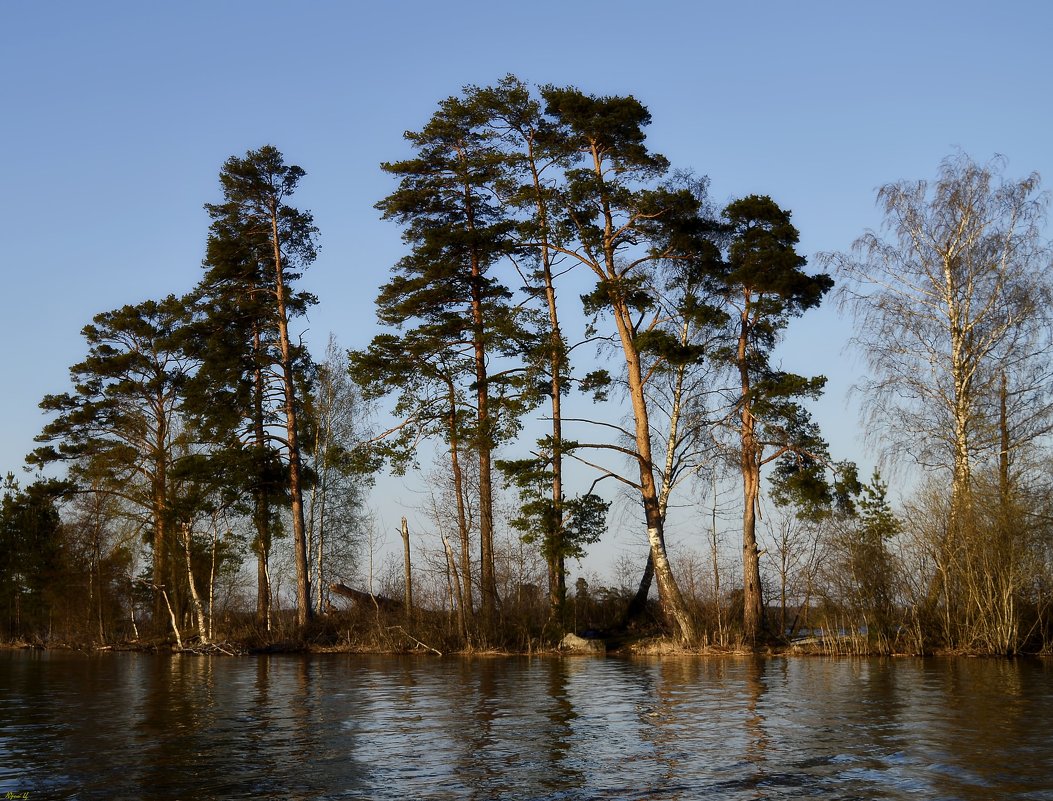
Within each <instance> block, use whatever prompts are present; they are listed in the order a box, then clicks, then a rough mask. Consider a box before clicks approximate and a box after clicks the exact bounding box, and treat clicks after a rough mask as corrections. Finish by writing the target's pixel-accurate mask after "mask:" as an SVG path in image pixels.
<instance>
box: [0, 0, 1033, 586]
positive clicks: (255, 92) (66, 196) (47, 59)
mask: <svg viewBox="0 0 1053 801" xmlns="http://www.w3.org/2000/svg"><path fill="white" fill-rule="evenodd" d="M0 14H2V19H3V24H2V25H0V76H2V77H0V146H2V148H0V151H2V153H3V155H4V158H5V164H4V167H3V169H2V179H0V186H2V189H3V191H2V192H0V244H2V247H0V278H2V280H3V286H4V293H3V297H4V299H5V301H4V304H3V311H2V315H0V343H2V347H3V354H4V359H3V364H4V369H3V375H4V381H3V387H2V392H0V474H2V473H6V472H7V471H9V470H10V471H15V472H16V473H20V472H21V465H22V463H23V459H24V456H25V454H26V453H27V452H29V451H30V450H32V448H33V447H34V443H33V437H34V436H35V435H36V434H37V433H38V432H39V430H40V428H41V426H42V425H43V424H44V422H45V418H44V417H43V415H42V413H41V412H40V410H39V409H38V406H37V404H38V403H39V402H40V399H41V398H42V397H43V396H44V395H45V394H48V393H58V392H63V391H66V390H67V389H68V388H69V376H68V368H69V366H70V365H71V364H74V363H75V362H77V361H79V360H80V359H81V358H83V356H84V355H85V345H84V340H83V338H82V337H81V334H80V331H81V329H82V328H83V326H84V325H86V324H87V323H89V322H90V321H91V318H92V317H93V316H94V315H96V314H98V313H100V312H103V311H107V310H110V309H115V308H118V307H120V306H122V305H124V304H129V303H138V302H141V301H143V300H146V299H156V298H161V297H163V296H165V295H167V294H169V293H177V294H179V293H183V292H186V291H187V290H189V289H190V288H191V287H192V286H193V285H194V284H195V283H196V281H197V280H198V277H199V275H200V272H201V267H200V265H201V260H202V257H203V255H204V247H205V240H206V236H207V231H208V223H209V221H208V217H207V215H206V214H205V211H204V210H203V204H204V203H207V202H216V201H217V200H219V185H218V178H217V176H218V173H219V170H220V167H221V166H222V164H223V162H224V160H225V159H226V158H228V157H229V156H231V155H243V154H244V153H245V152H246V151H247V150H249V149H255V148H258V147H260V146H261V145H263V144H273V145H275V146H276V147H278V148H279V149H280V150H282V151H283V153H284V154H285V156H286V158H287V160H288V161H289V162H291V163H296V164H299V165H300V166H302V167H303V168H304V169H305V170H306V171H307V176H306V177H305V178H304V179H303V181H302V182H301V188H300V190H299V191H298V193H297V195H296V196H295V202H296V204H297V205H298V206H299V207H300V208H306V209H309V210H311V211H312V212H313V214H314V217H315V222H316V224H317V225H318V227H319V229H320V231H321V244H322V249H321V253H320V255H319V258H318V260H317V261H316V263H315V264H314V265H313V266H312V267H311V268H310V270H309V271H308V272H307V274H306V276H305V277H304V279H303V281H302V284H301V286H302V287H303V288H304V289H307V290H310V291H312V292H314V293H315V294H316V295H317V296H318V297H319V298H320V301H321V302H320V304H319V305H318V306H317V307H315V308H314V309H313V310H312V311H311V313H310V315H309V320H308V321H305V322H304V323H303V325H302V329H304V331H305V333H304V336H305V338H306V340H307V342H308V343H309V344H310V345H311V346H312V348H313V350H314V351H315V353H317V354H319V355H321V354H322V353H323V352H324V348H325V343H326V340H327V339H328V336H329V334H330V332H332V333H334V334H335V335H336V336H337V337H338V339H339V340H340V342H341V343H342V344H343V345H344V346H346V347H364V346H365V345H366V344H368V342H369V339H370V338H371V337H372V336H373V335H374V334H375V333H376V332H377V331H378V329H377V327H376V324H375V316H374V310H373V300H374V298H375V296H376V291H377V288H378V287H379V286H380V285H381V284H382V283H384V282H385V281H386V280H387V278H388V275H389V270H390V267H391V266H392V265H393V264H394V263H395V261H396V260H397V259H398V258H399V257H400V255H401V254H402V253H403V252H404V249H403V245H402V242H401V240H400V236H399V231H398V229H397V227H396V226H395V225H394V224H393V223H390V222H385V221H382V220H380V218H379V214H378V212H377V211H376V210H375V209H374V204H375V203H376V202H377V201H378V200H380V199H381V198H382V197H384V196H385V195H386V194H387V193H389V192H390V191H392V189H393V188H394V184H393V182H392V180H391V178H390V177H389V176H387V175H385V174H384V173H383V172H382V171H381V170H380V168H379V165H380V163H381V162H384V161H394V160H398V159H400V158H405V157H407V156H409V155H410V153H411V151H410V150H409V148H408V146H407V144H406V143H405V141H404V140H403V139H402V133H403V132H404V131H406V130H416V129H419V128H420V127H421V126H422V125H423V124H424V123H425V122H426V121H427V119H428V118H429V117H430V116H431V114H432V113H433V112H434V110H435V108H436V105H437V103H438V101H440V100H441V99H443V98H445V97H447V96H450V95H453V94H457V93H458V92H459V90H460V88H461V87H462V86H464V85H466V84H479V85H485V84H489V83H493V82H496V81H497V80H499V79H500V78H501V77H502V76H504V75H505V74H508V73H514V74H516V75H517V76H519V77H520V78H522V79H523V80H525V81H528V82H531V83H534V84H545V83H555V84H560V85H575V86H577V87H578V88H580V89H582V90H584V91H586V92H590V93H595V94H619V95H624V94H632V95H634V96H635V97H637V98H638V99H639V100H641V101H642V102H643V103H644V104H645V105H647V107H648V108H649V109H650V111H651V114H652V118H653V122H652V125H651V126H650V128H649V131H648V135H649V138H648V142H649V146H650V147H651V149H653V150H655V151H657V152H659V153H662V154H664V155H665V156H666V157H667V158H669V159H670V161H671V162H672V164H673V165H674V166H675V167H677V168H685V169H693V170H695V171H696V172H698V173H701V174H705V175H708V176H709V178H710V181H711V196H712V198H713V199H714V201H716V202H717V203H719V204H723V203H724V202H726V201H728V200H731V199H733V198H735V197H741V196H744V195H747V194H751V193H758V194H767V195H770V196H771V197H772V198H774V199H775V200H776V202H777V203H779V204H780V205H781V206H783V207H784V208H788V209H790V210H792V212H793V220H794V223H795V224H796V226H797V227H798V229H799V230H800V232H801V243H800V247H799V250H800V252H801V253H802V254H805V255H807V256H808V257H809V258H810V260H811V263H812V265H813V266H814V265H815V264H816V262H815V259H814V257H815V255H816V254H818V253H820V252H833V251H845V250H847V249H849V248H850V247H851V244H852V242H853V241H854V240H855V239H856V238H857V237H858V236H859V235H860V234H862V233H863V232H864V230H866V229H868V228H873V229H877V228H879V227H880V225H881V217H880V215H879V213H878V210H877V208H876V207H875V204H874V197H875V190H876V189H877V188H878V187H879V186H881V185H882V184H885V183H888V182H892V181H897V180H902V179H912V180H913V179H923V178H932V177H934V176H935V173H936V170H937V168H938V165H939V162H940V160H941V159H942V158H944V157H945V156H947V155H949V154H952V153H954V152H955V151H956V150H957V149H961V150H962V151H964V152H966V153H968V154H970V155H971V156H972V157H973V158H974V159H976V160H978V161H987V160H988V159H990V158H991V157H992V156H993V155H995V154H996V153H997V154H1002V155H1004V156H1005V157H1006V158H1007V159H1008V166H1007V170H1006V171H1007V174H1008V175H1010V176H1015V177H1019V176H1023V175H1026V174H1028V173H1030V172H1032V171H1038V172H1039V173H1041V174H1043V175H1046V176H1053V164H1051V161H1053V148H1051V147H1050V141H1051V140H1050V131H1051V129H1053V124H1051V123H1053V105H1051V104H1050V102H1049V95H1050V89H1051V79H1053V48H1050V46H1049V35H1050V31H1053V4H1047V3H1045V2H1041V1H1040V0H1034V2H1012V1H1010V2H1002V3H999V4H997V5H996V4H994V3H990V2H974V1H973V0H954V1H953V2H944V1H943V0H936V1H934V2H925V3H921V2H917V0H914V2H901V1H900V0H889V1H885V2H880V3H878V2H873V3H845V2H805V1H803V0H802V2H796V3H787V2H785V1H783V2H740V3H727V2H720V3H717V2H706V1H704V0H697V1H695V2H687V1H686V0H685V1H684V2H662V0H653V1H652V2H650V3H647V4H643V3H630V2H622V1H621V0H607V1H606V2H595V1H594V0H563V2H550V0H535V2H532V3H529V4H523V3H498V2H493V1H492V0H491V2H463V1H461V0H449V1H448V2H444V3H436V2H416V1H412V2H387V3H369V4H367V3H360V2H301V3H295V4H294V3H290V2H267V1H266V0H256V1H254V2H245V1H244V0H226V1H225V2H198V1H196V0H183V2H180V3H165V4H162V3H143V2H138V1H136V2H108V1H107V0H95V2H91V3H84V2H79V0H78V1H77V2H49V1H48V0H0ZM1051 180H1053V179H1051ZM850 335H851V323H850V321H849V320H847V319H844V318H843V317H841V316H839V314H838V311H837V309H836V307H835V305H834V304H832V303H830V304H827V305H826V306H825V307H824V308H822V309H820V310H818V311H815V312H811V313H809V314H808V315H807V316H806V317H804V318H802V319H800V320H798V321H796V322H795V323H794V324H793V326H791V328H790V329H789V331H788V332H787V337H786V340H785V342H784V344H783V346H782V349H781V352H780V356H781V358H782V360H783V364H784V366H785V367H786V369H790V370H795V371H798V372H802V373H807V374H815V373H823V374H825V375H826V376H827V377H828V378H829V383H828V387H827V394H826V397H825V398H824V400H823V401H822V402H820V403H819V404H817V406H816V407H815V412H816V415H817V418H818V419H819V422H820V424H821V425H822V426H823V428H824V431H825V432H826V434H827V436H828V438H829V439H830V441H831V445H832V451H833V452H834V455H835V456H837V457H838V458H855V459H857V460H858V461H859V462H860V463H861V464H862V465H864V466H867V465H870V464H873V462H874V459H875V456H876V453H875V452H874V451H873V449H872V448H869V447H867V446H864V445H863V443H862V441H861V439H860V434H861V433H862V432H861V427H860V423H859V417H858V411H857V408H856V406H855V405H854V403H853V402H852V401H850V400H849V399H848V397H847V395H848V390H849V388H850V387H851V385H852V384H853V382H854V381H856V380H857V379H858V378H859V377H860V375H861V372H862V370H863V366H862V365H861V364H860V362H859V360H858V359H857V358H855V357H854V356H853V355H852V354H851V353H850V352H846V351H845V348H844V345H845V342H846V341H847V339H848V337H849V336H850ZM411 484H412V482H409V481H405V482H401V481H391V480H388V479H382V481H381V486H382V487H383V491H382V492H379V493H374V495H375V496H380V497H379V498H375V499H374V501H373V503H374V505H375V507H376V509H377V512H378V518H379V519H380V521H381V525H382V527H383V528H384V530H385V531H387V530H388V529H390V530H392V532H393V530H394V526H395V525H397V520H398V516H399V515H400V513H401V512H400V511H399V510H400V509H402V508H407V507H411V506H413V505H415V504H419V499H418V497H417V495H416V489H415V488H414V487H413V486H411ZM420 525H422V526H426V523H424V522H423V521H422V522H421V523H420ZM623 527H624V528H626V529H627V530H625V531H620V530H619V531H614V532H612V534H611V535H610V537H609V541H608V542H607V543H606V544H605V545H604V546H603V547H601V548H600V549H599V552H598V553H597V554H596V556H595V557H594V558H595V559H596V560H598V561H596V562H595V564H596V565H598V566H599V567H597V569H600V567H602V564H603V563H604V561H603V560H606V562H608V563H609V561H610V560H611V559H612V558H614V557H615V556H616V555H617V554H618V553H619V552H624V551H626V550H631V549H632V548H634V547H636V543H638V541H639V532H635V531H632V530H629V529H633V528H634V524H633V523H632V522H626V523H625V524H624V526H623ZM391 536H392V537H393V538H395V539H397V536H396V535H394V534H392V535H391ZM685 536H687V535H685ZM590 564H593V563H590V562H587V563H586V565H585V566H584V569H586V570H587V569H589V565H590Z"/></svg>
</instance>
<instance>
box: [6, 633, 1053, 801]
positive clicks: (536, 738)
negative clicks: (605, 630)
mask: <svg viewBox="0 0 1053 801" xmlns="http://www.w3.org/2000/svg"><path fill="white" fill-rule="evenodd" d="M1051 678H1053V676H1051V670H1050V667H1049V666H1047V664H1046V663H1043V662H1039V661H1017V662H1005V661H988V660H906V659H904V660H891V661H890V660H876V659H875V660H870V659H851V660H849V659H840V660H834V659H802V658H797V659H766V660H764V659H753V658H731V657H726V658H672V659H671V658H668V657H667V658H664V659H662V660H642V659H634V660H622V659H613V658H611V659H593V658H568V659H558V658H533V659H530V658H477V659H460V658H449V657H446V658H442V659H439V658H437V657H435V658H432V657H387V656H383V657H382V656H357V655H343V654H341V655H335V654H334V655H324V656H304V657H301V656H270V657H241V658H226V657H221V658H213V657H195V656H175V657H171V656H156V655H148V654H99V655H93V656H86V655H79V654H73V653H63V652H55V653H29V652H12V651H8V652H0V798H2V797H3V795H4V794H6V793H16V794H22V793H28V796H27V797H28V798H29V799H33V800H34V801H37V800H38V799H50V798H67V799H210V798H216V799H250V798H251V799H270V798H273V799H415V798H427V799H479V801H482V799H517V801H518V800H519V799H548V800H550V801H556V800H557V799H559V800H562V801H571V800H573V801H577V799H682V800H683V801H693V799H700V798H706V799H808V798H816V799H861V800H862V799H876V798H888V799H977V800H979V799H983V800H984V801H990V799H1051V800H1053V733H1051V730H1050V728H1049V723H1048V721H1049V720H1050V719H1051V718H1053V681H1051Z"/></svg>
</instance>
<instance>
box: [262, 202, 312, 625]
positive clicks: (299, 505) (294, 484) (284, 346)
mask: <svg viewBox="0 0 1053 801" xmlns="http://www.w3.org/2000/svg"><path fill="white" fill-rule="evenodd" d="M270 212H271V236H272V244H273V246H274V278H275V289H276V294H277V303H278V344H279V347H280V349H281V362H282V364H281V366H282V383H283V384H284V387H283V389H284V391H285V423H286V426H285V435H286V442H287V446H288V457H289V498H290V506H291V509H290V511H291V513H292V528H293V549H294V552H295V558H296V621H297V623H298V624H299V625H300V626H304V625H306V624H307V622H308V621H309V620H310V619H311V617H312V613H311V612H312V610H311V588H310V572H309V571H310V567H309V565H308V564H307V531H306V526H305V524H304V514H303V481H302V466H301V457H300V440H299V436H300V432H299V425H298V422H297V413H296V385H295V383H294V382H293V364H292V362H293V357H292V345H291V344H290V342H289V317H288V310H287V308H286V299H285V292H286V289H285V279H284V275H283V268H282V252H281V240H280V237H279V234H278V210H277V205H276V202H275V201H272V203H271V207H270Z"/></svg>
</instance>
